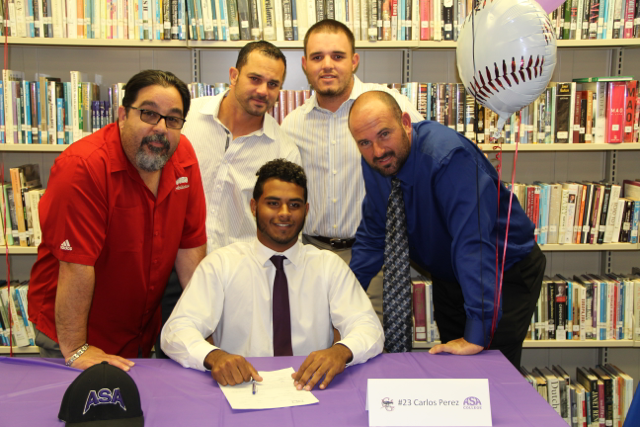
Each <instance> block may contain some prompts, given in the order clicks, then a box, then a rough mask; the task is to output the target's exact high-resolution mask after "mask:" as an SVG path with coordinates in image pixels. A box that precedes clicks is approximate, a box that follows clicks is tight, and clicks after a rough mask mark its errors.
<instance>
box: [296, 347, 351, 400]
mask: <svg viewBox="0 0 640 427" xmlns="http://www.w3.org/2000/svg"><path fill="white" fill-rule="evenodd" d="M352 358H353V353H351V350H349V349H348V348H347V347H346V346H344V345H342V344H336V345H334V346H331V347H330V348H328V349H326V350H319V351H314V352H313V353H311V354H310V355H309V356H307V358H306V359H305V361H304V362H303V363H302V365H301V366H300V369H298V372H296V373H294V374H291V378H293V379H294V381H293V385H295V386H296V388H297V389H298V390H302V388H303V387H304V389H305V390H307V391H311V390H312V389H313V387H314V386H315V385H316V383H317V382H318V381H320V379H322V377H324V381H322V384H320V387H319V388H320V390H324V389H325V388H327V386H328V385H329V383H330V382H331V380H333V377H335V376H336V375H338V374H339V373H341V372H342V371H344V368H345V366H346V365H347V363H348V362H349V361H350V360H351V359H352Z"/></svg>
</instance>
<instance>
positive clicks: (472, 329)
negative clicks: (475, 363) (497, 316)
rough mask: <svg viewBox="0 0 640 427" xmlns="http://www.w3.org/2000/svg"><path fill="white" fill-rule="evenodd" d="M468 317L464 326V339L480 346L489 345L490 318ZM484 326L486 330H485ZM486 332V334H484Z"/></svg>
mask: <svg viewBox="0 0 640 427" xmlns="http://www.w3.org/2000/svg"><path fill="white" fill-rule="evenodd" d="M482 323H483V322H482V320H481V319H475V320H474V319H469V318H468V317H467V323H466V325H465V327H464V339H465V340H467V341H468V342H470V343H472V344H476V345H479V346H482V347H485V346H487V345H489V341H490V339H491V320H485V321H484V325H483V324H482ZM485 328H486V332H485ZM485 334H486V336H485Z"/></svg>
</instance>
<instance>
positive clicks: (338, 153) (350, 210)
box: [282, 19, 423, 318]
mask: <svg viewBox="0 0 640 427" xmlns="http://www.w3.org/2000/svg"><path fill="white" fill-rule="evenodd" d="M359 61H360V57H359V56H358V54H357V53H356V52H355V41H354V37H353V34H352V33H351V31H350V30H349V28H348V27H346V26H345V25H344V24H342V23H340V22H338V21H334V20H331V19H325V20H323V21H320V22H318V23H316V24H315V25H313V26H312V27H311V28H309V30H308V31H307V34H306V36H305V39H304V57H303V58H302V68H303V69H304V72H305V74H306V75H307V79H308V80H309V83H310V84H311V86H312V87H313V89H314V90H315V94H314V95H313V96H312V97H311V98H309V99H308V100H307V102H306V103H305V104H304V105H302V106H301V107H299V108H297V109H296V110H294V111H293V112H292V113H289V115H288V116H287V117H286V118H285V120H284V121H283V123H282V128H283V129H284V131H285V132H286V133H287V134H288V135H289V136H290V137H291V139H292V140H293V141H294V142H295V143H296V144H297V145H298V148H299V149H300V154H301V156H302V166H303V167H304V170H305V172H306V174H307V177H308V186H309V206H310V210H309V215H308V217H307V223H306V225H305V227H304V230H303V242H304V243H311V244H313V245H315V246H317V247H319V248H321V249H329V250H333V251H335V252H337V254H338V255H340V256H341V257H342V259H343V260H344V261H345V262H346V263H347V264H348V263H349V260H350V259H351V246H352V245H353V242H354V241H355V239H354V236H355V234H356V230H357V228H358V225H359V224H360V219H361V218H362V214H361V211H362V200H363V199H364V194H365V189H364V179H363V177H362V169H361V166H360V152H359V151H358V147H357V146H356V143H355V141H354V139H353V137H352V136H351V133H350V132H349V126H348V122H347V120H348V116H349V109H350V108H351V104H353V102H354V101H355V99H356V98H357V97H358V96H360V94H362V93H364V92H368V91H370V90H381V91H385V92H388V93H390V94H391V95H392V96H393V97H394V98H395V99H396V101H397V102H398V104H399V105H400V108H401V109H402V110H403V111H406V112H407V113H409V115H410V116H411V120H412V121H413V122H418V121H421V120H423V117H422V116H421V115H420V114H419V113H418V111H417V110H416V109H415V107H414V106H413V105H412V104H411V102H410V101H409V100H408V99H407V98H406V97H405V96H403V95H400V94H399V93H398V92H397V91H396V90H391V89H388V88H387V87H386V86H383V85H380V84H374V83H362V82H361V81H360V79H358V77H356V76H355V74H354V73H355V70H356V68H357V67H358V63H359ZM367 293H368V294H369V297H370V298H371V302H372V304H373V306H374V308H375V310H376V313H377V314H378V316H379V317H380V318H382V274H378V276H376V277H375V278H374V279H373V280H372V282H371V285H370V286H369V289H368V291H367Z"/></svg>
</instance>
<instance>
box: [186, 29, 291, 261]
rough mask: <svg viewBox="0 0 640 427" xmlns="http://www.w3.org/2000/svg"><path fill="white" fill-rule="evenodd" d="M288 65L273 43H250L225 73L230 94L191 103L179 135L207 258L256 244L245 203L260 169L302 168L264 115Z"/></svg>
mask: <svg viewBox="0 0 640 427" xmlns="http://www.w3.org/2000/svg"><path fill="white" fill-rule="evenodd" d="M286 66H287V64H286V58H285V57H284V55H283V54H282V52H281V51H280V49H278V48H277V47H275V46H274V45H272V44H271V43H269V42H266V41H258V42H253V43H248V44H247V45H245V47H243V48H242V50H241V51H240V53H239V54H238V60H237V62H236V66H235V67H232V68H230V69H229V81H230V87H229V90H228V91H226V92H224V93H222V94H219V95H217V96H213V97H212V96H207V97H203V98H197V99H194V100H193V101H192V104H191V105H192V107H191V111H190V112H189V115H188V116H187V121H186V123H185V126H184V129H183V131H182V132H183V134H184V135H185V136H186V137H187V138H188V139H189V141H191V144H192V145H193V148H194V149H195V151H196V155H197V156H198V162H199V163H200V171H201V173H202V184H203V187H204V193H205V197H206V200H207V253H210V252H211V251H213V250H215V249H218V248H221V247H223V246H227V245H229V244H231V243H234V242H248V241H252V240H253V239H255V235H256V222H255V219H254V218H253V215H252V213H251V209H250V208H249V201H250V200H251V193H252V191H253V187H254V185H255V182H256V172H257V171H258V169H259V168H260V166H262V165H263V164H265V163H266V162H268V161H269V160H273V159H277V158H285V159H287V160H289V161H292V162H294V163H297V164H301V162H300V153H299V151H298V149H297V147H296V145H295V144H294V143H293V142H292V141H291V139H289V137H288V136H287V135H286V134H285V133H284V132H283V131H282V129H280V127H279V126H278V124H277V122H276V121H275V120H274V119H273V117H271V116H270V115H269V114H266V112H267V111H268V110H269V109H270V108H271V107H272V106H273V105H274V104H275V102H276V101H277V99H278V93H279V92H280V88H281V87H282V84H283V83H284V77H285V73H286Z"/></svg>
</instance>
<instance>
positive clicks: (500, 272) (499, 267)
mask: <svg viewBox="0 0 640 427" xmlns="http://www.w3.org/2000/svg"><path fill="white" fill-rule="evenodd" d="M505 123H506V119H504V118H502V117H500V119H499V120H498V127H497V129H496V132H494V134H493V135H492V140H493V139H496V140H497V137H496V136H499V135H500V134H501V132H502V128H503V127H504V125H505ZM494 149H499V151H500V152H499V153H497V154H496V159H498V161H499V162H498V167H497V170H498V220H497V221H496V222H497V223H499V219H500V183H501V182H502V180H501V178H502V147H501V145H500V144H499V145H497V146H495V147H494ZM517 162H518V141H517V140H516V147H515V153H514V156H513V170H512V171H511V194H510V195H509V207H508V209H507V225H506V229H505V236H504V247H503V250H502V262H501V263H499V234H496V293H495V295H494V306H493V319H492V321H491V337H490V341H489V346H487V348H489V347H490V346H491V341H493V336H494V334H495V331H496V328H497V326H498V312H499V309H500V299H501V298H500V297H501V295H502V282H503V279H504V264H505V260H506V257H507V242H508V239H509V224H510V222H511V206H512V204H513V187H514V184H515V179H516V164H517Z"/></svg>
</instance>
